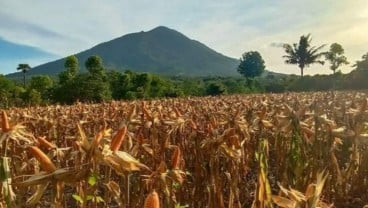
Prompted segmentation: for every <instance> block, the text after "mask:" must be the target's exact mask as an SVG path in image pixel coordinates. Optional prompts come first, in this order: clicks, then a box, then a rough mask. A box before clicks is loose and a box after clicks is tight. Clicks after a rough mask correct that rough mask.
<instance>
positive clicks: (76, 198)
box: [72, 194, 83, 204]
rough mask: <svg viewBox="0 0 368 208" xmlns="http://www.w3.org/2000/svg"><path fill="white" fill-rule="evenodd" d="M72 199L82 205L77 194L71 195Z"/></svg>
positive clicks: (80, 198) (81, 200)
mask: <svg viewBox="0 0 368 208" xmlns="http://www.w3.org/2000/svg"><path fill="white" fill-rule="evenodd" d="M72 197H73V199H75V200H76V201H77V202H79V203H81V204H83V199H82V197H81V196H79V195H78V194H73V195H72Z"/></svg>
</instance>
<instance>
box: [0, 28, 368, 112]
mask: <svg viewBox="0 0 368 208" xmlns="http://www.w3.org/2000/svg"><path fill="white" fill-rule="evenodd" d="M166 30H169V29H168V28H157V29H155V30H153V31H150V32H148V34H144V35H145V36H147V35H148V36H149V37H151V36H152V37H153V36H154V37H156V36H158V35H162V36H166V39H171V41H174V42H175V43H179V42H180V41H182V40H183V39H185V38H186V37H185V36H184V35H182V34H180V33H177V32H176V31H169V32H168V31H166ZM141 35H143V34H141ZM152 37H151V38H152ZM126 38H133V39H135V38H137V36H136V35H133V37H130V36H128V37H124V38H123V39H126ZM176 41H179V42H176ZM186 41H188V40H186ZM113 42H114V43H115V41H113ZM184 42H185V41H184ZM323 46H324V45H322V46H319V47H315V46H311V38H310V35H307V36H301V37H300V41H299V43H298V44H297V43H294V44H292V45H289V44H284V45H283V48H284V50H285V52H286V55H285V56H283V57H284V58H286V61H285V62H286V63H287V64H296V65H298V66H299V68H300V70H301V76H297V75H285V74H278V73H273V72H270V71H267V70H265V68H266V66H265V62H264V60H263V58H262V56H261V54H260V53H259V52H257V51H249V52H246V53H244V54H243V55H242V57H241V58H240V63H239V65H238V67H237V71H238V72H239V74H241V75H243V76H233V77H231V76H228V77H223V76H218V75H217V73H214V74H213V75H212V76H202V77H200V76H196V75H193V76H183V75H181V74H180V73H179V74H176V75H175V76H168V75H167V76H163V75H157V74H153V73H148V72H137V71H133V70H125V71H123V72H122V71H121V69H119V68H116V69H111V68H107V67H106V66H105V65H104V61H105V60H103V59H102V58H101V57H100V56H97V55H91V56H89V57H85V59H84V60H86V61H85V62H84V63H80V62H79V59H78V56H77V55H71V56H68V57H67V58H65V59H64V67H63V69H62V70H59V71H60V73H59V74H58V75H57V76H56V77H50V76H47V75H37V76H28V82H27V83H26V77H25V75H26V73H27V72H28V70H30V68H31V67H30V66H29V65H28V64H19V66H18V68H17V70H21V71H22V72H23V83H20V77H19V79H18V80H17V79H14V80H12V79H8V78H7V77H5V76H3V75H0V96H1V97H0V108H9V107H13V106H20V107H22V106H31V105H48V104H73V103H75V102H78V101H81V102H88V103H98V102H104V101H109V100H134V99H156V98H164V97H183V96H216V95H225V94H244V93H264V92H266V93H267V92H268V93H282V92H301V91H327V90H365V89H368V53H366V54H365V55H363V56H362V60H358V61H356V63H355V64H354V65H353V67H354V70H353V71H352V72H350V73H349V74H342V73H341V71H338V69H339V68H340V67H341V66H342V65H347V64H348V63H349V62H348V61H347V58H346V57H345V55H344V49H343V47H342V46H341V45H340V44H338V43H333V44H331V45H330V49H329V51H327V52H320V50H321V49H322V48H323ZM100 47H102V46H100ZM165 47H166V48H167V47H169V46H165ZM188 47H189V46H188ZM191 47H192V46H191ZM196 47H199V45H197V46H196ZM200 48H201V49H200V50H210V49H208V48H205V47H204V46H203V45H200ZM190 50H194V51H196V50H199V49H198V48H197V49H195V48H192V49H190ZM190 50H189V49H188V50H187V51H185V53H184V54H186V53H189V52H190ZM207 52H210V53H212V52H211V51H207ZM192 55H193V54H192ZM196 55H198V56H199V57H196V60H197V61H198V63H201V60H204V62H206V60H205V58H204V57H202V56H200V55H199V54H196ZM217 55H218V54H217ZM142 56H143V55H142ZM322 57H324V58H325V60H326V61H328V62H329V63H330V66H329V68H330V69H331V70H332V71H333V74H330V75H314V76H310V75H306V76H303V70H304V69H305V67H308V66H309V65H311V64H314V63H320V64H323V63H324V62H323V61H322V60H320V59H321V58H322ZM174 58H175V60H177V58H178V57H174ZM202 58H203V59H202ZM143 60H146V57H143ZM174 62H175V61H174ZM82 64H84V68H85V69H86V71H83V70H80V66H81V65H82ZM234 69H235V67H234ZM159 71H160V70H159ZM10 77H11V76H10Z"/></svg>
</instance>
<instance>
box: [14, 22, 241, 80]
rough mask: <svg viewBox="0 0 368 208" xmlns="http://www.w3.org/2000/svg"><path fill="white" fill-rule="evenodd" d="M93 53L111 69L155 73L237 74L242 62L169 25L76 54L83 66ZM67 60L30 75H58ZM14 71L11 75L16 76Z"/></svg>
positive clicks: (51, 63)
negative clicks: (237, 68) (192, 38)
mask: <svg viewBox="0 0 368 208" xmlns="http://www.w3.org/2000/svg"><path fill="white" fill-rule="evenodd" d="M91 55H99V56H101V58H102V59H103V61H104V65H105V66H106V68H109V69H117V70H126V69H130V70H133V71H140V72H152V73H158V74H165V75H186V76H208V75H222V76H233V75H237V72H236V67H237V66H238V63H239V61H238V60H236V59H233V58H229V57H227V56H224V55H222V54H220V53H217V52H216V51H214V50H212V49H210V48H209V47H207V46H205V45H204V44H202V43H200V42H198V41H195V40H191V39H189V38H188V37H186V36H184V35H183V34H181V33H179V32H177V31H175V30H172V29H169V28H167V27H163V26H160V27H157V28H155V29H153V30H151V31H148V32H138V33H132V34H128V35H124V36H122V37H120V38H117V39H114V40H111V41H108V42H105V43H101V44H99V45H96V46H95V47H93V48H91V49H88V50H86V51H83V52H80V53H78V54H76V56H77V58H78V59H79V62H80V67H81V69H82V70H83V69H84V62H85V60H86V59H87V58H88V57H89V56H91ZM64 60H65V59H59V60H56V61H53V62H49V63H46V64H43V65H40V66H37V67H34V68H33V69H32V70H31V71H29V75H35V74H49V75H55V74H58V73H59V72H60V71H62V70H63V68H64V67H63V65H64ZM15 75H16V74H12V75H10V76H15Z"/></svg>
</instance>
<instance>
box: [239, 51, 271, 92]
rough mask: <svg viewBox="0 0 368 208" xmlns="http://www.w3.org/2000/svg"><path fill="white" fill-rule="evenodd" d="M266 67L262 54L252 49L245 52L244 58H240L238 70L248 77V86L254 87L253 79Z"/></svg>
mask: <svg viewBox="0 0 368 208" xmlns="http://www.w3.org/2000/svg"><path fill="white" fill-rule="evenodd" d="M265 68H266V67H265V63H264V61H263V59H262V56H261V54H260V53H258V52H257V51H250V52H246V53H244V54H243V56H242V58H240V64H239V66H238V72H239V73H240V74H242V75H243V76H244V77H245V78H246V79H247V83H248V87H249V88H252V87H251V81H252V80H253V79H254V78H255V77H258V76H260V75H261V74H262V73H263V72H264V70H265Z"/></svg>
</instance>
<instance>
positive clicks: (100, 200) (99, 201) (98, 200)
mask: <svg viewBox="0 0 368 208" xmlns="http://www.w3.org/2000/svg"><path fill="white" fill-rule="evenodd" d="M96 201H97V203H101V202H102V203H103V202H105V201H104V200H103V198H102V197H100V196H97V197H96Z"/></svg>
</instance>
